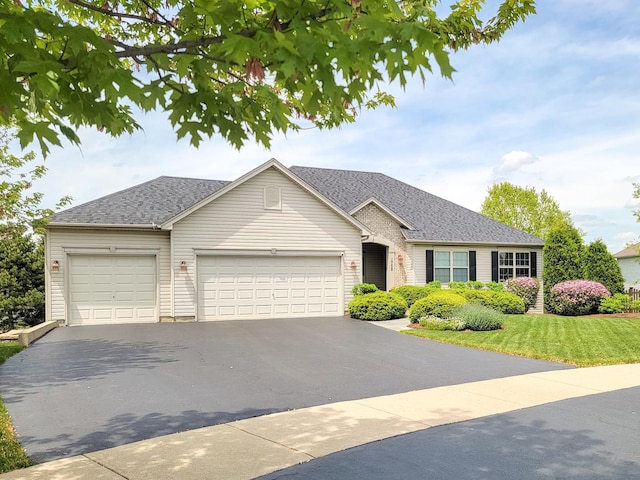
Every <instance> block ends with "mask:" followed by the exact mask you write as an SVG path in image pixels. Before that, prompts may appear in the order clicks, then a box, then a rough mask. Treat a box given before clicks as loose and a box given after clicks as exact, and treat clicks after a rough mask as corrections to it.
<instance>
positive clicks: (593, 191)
mask: <svg viewBox="0 0 640 480" xmlns="http://www.w3.org/2000/svg"><path fill="white" fill-rule="evenodd" d="M489 3H495V2H489ZM537 9H538V14H537V15H535V16H532V17H530V18H529V19H528V20H527V21H526V22H525V23H524V24H519V25H517V26H516V27H515V29H513V30H512V31H511V32H509V33H508V34H507V35H506V36H505V37H504V38H503V40H502V41H501V42H500V43H498V44H495V45H491V46H481V47H475V48H472V49H470V50H468V51H463V52H457V53H455V54H453V55H452V63H453V65H454V67H455V68H456V69H457V70H458V71H457V72H456V73H455V74H454V78H453V82H451V81H448V80H445V79H442V78H440V76H439V75H438V74H435V75H433V76H431V77H428V78H427V83H426V85H424V86H423V85H422V83H421V82H420V81H419V79H417V78H416V79H415V80H414V81H412V82H410V84H409V85H408V86H407V88H406V89H405V90H404V91H403V90H401V89H400V88H399V87H397V86H391V87H390V91H392V92H393V93H394V94H395V95H396V102H397V108H395V109H390V108H387V109H378V110H375V111H364V112H362V113H361V114H360V116H359V118H358V121H357V122H356V123H355V124H352V125H347V126H344V127H342V128H341V129H338V130H323V131H321V130H315V129H312V130H304V131H302V132H300V133H295V134H289V135H288V136H286V137H284V136H278V137H276V138H275V139H274V141H273V144H272V148H271V149H270V150H266V149H264V148H262V147H260V146H257V145H254V144H249V145H247V146H246V147H244V148H243V149H242V150H241V151H237V150H235V149H234V148H232V147H230V146H228V145H227V144H226V143H225V142H224V141H222V140H221V139H218V138H213V139H211V140H209V141H206V142H204V143H203V144H202V145H201V146H200V148H199V149H195V148H193V147H190V146H189V145H188V142H186V141H180V142H176V140H175V134H174V133H173V132H172V129H171V127H170V125H169V122H168V121H167V120H166V119H165V116H164V114H162V113H157V114H152V115H148V116H146V117H142V118H140V123H141V124H142V125H143V127H144V131H140V132H137V133H135V134H134V135H132V136H127V137H120V138H117V139H112V138H109V137H105V136H104V135H102V134H100V133H98V132H93V131H83V132H80V134H81V138H82V146H81V148H80V149H78V148H77V147H72V146H67V147H65V148H64V149H61V148H54V149H53V150H52V154H51V155H50V156H49V157H48V158H47V160H46V165H47V167H48V169H49V172H48V174H47V176H46V178H45V179H44V180H42V181H40V182H39V183H38V184H37V185H36V189H37V190H38V191H42V192H43V193H45V203H47V204H48V206H51V205H53V204H54V203H55V201H56V199H58V198H60V197H61V196H63V195H71V196H72V197H73V199H74V201H73V204H74V205H77V204H80V203H84V202H86V201H89V200H92V199H94V198H97V197H99V196H102V195H106V194H108V193H112V192H114V191H117V190H120V189H123V188H127V187H129V186H132V185H135V184H137V183H141V182H143V181H146V180H150V179H152V178H155V177H158V176H160V175H174V176H185V177H201V178H214V179H220V180H233V179H235V178H237V177H239V176H241V175H242V174H244V173H246V172H247V171H249V170H250V169H252V168H254V167H256V166H258V165H260V164H261V163H263V162H265V161H266V160H268V159H270V158H277V159H278V160H279V161H280V162H282V163H284V164H285V165H287V166H290V165H306V166H318V167H326V168H344V169H353V170H369V171H377V172H383V173H386V174H388V175H391V176H394V177H396V178H398V179H400V180H402V181H405V182H407V183H410V184H412V185H415V186H417V187H419V188H422V189H424V190H426V191H428V192H430V193H433V194H435V195H438V196H441V197H443V198H446V199H448V200H451V201H453V202H456V203H458V204H460V205H463V206H465V207H467V208H470V209H472V210H476V211H478V210H479V209H480V205H481V203H482V201H483V200H484V198H485V196H486V193H487V188H489V187H490V186H491V185H492V184H493V183H494V182H499V181H509V182H511V183H514V184H517V185H520V186H528V187H535V188H536V189H538V190H541V189H546V190H547V192H548V193H549V194H550V195H551V196H552V197H553V198H554V199H556V200H557V201H558V203H559V204H560V207H561V208H562V209H563V210H569V211H570V212H571V215H572V218H573V220H574V223H575V224H576V226H578V227H579V228H581V229H582V230H583V231H584V232H586V237H585V240H586V241H587V242H590V241H592V240H595V239H596V238H602V239H603V240H604V241H605V243H606V244H607V245H608V247H609V250H610V251H611V252H612V253H615V252H617V251H618V250H621V249H622V248H624V246H625V244H626V243H627V242H630V241H638V240H640V223H637V222H636V218H635V217H634V216H633V213H632V212H633V210H634V209H640V201H638V200H634V199H633V198H632V192H633V187H632V183H633V182H640V159H639V156H638V154H639V152H640V28H639V27H638V22H639V21H640V2H638V1H637V0H610V1H608V2H603V1H601V0H597V1H596V0H540V1H538V5H537Z"/></svg>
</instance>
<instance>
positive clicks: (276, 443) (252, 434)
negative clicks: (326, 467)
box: [226, 410, 319, 463]
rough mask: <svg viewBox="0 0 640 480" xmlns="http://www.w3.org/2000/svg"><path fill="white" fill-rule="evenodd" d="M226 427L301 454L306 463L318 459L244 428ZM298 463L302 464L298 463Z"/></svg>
mask: <svg viewBox="0 0 640 480" xmlns="http://www.w3.org/2000/svg"><path fill="white" fill-rule="evenodd" d="M292 411H293V410H292ZM255 418H260V417H255ZM226 425H227V426H229V427H232V428H235V429H236V430H238V431H240V432H243V433H246V434H248V435H251V436H253V437H256V438H259V439H261V440H265V441H267V442H269V443H273V444H275V445H280V446H281V447H284V448H286V449H287V450H291V451H292V452H296V453H301V454H302V455H306V456H307V457H309V459H308V460H307V461H311V460H315V459H317V458H319V457H315V456H314V455H311V454H310V453H307V452H305V451H303V450H298V449H297V448H293V447H292V446H291V445H286V444H284V443H281V442H277V441H276V440H273V439H271V438H267V437H263V436H262V435H258V434H256V433H253V432H250V431H248V430H245V429H244V428H240V427H239V426H237V425H233V424H232V423H227V424H226ZM300 463H302V462H300Z"/></svg>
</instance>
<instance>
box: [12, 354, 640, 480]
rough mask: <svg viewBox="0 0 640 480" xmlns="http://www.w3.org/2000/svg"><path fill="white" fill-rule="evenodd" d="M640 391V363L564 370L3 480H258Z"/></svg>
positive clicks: (176, 437)
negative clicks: (415, 437) (481, 422)
mask: <svg viewBox="0 0 640 480" xmlns="http://www.w3.org/2000/svg"><path fill="white" fill-rule="evenodd" d="M637 386H640V364H631V365H615V366H607V367H592V368H582V369H570V370H556V371H549V372H539V373H532V374H526V375H518V376H512V377H506V378H499V379H494V380H484V381H478V382H471V383H464V384H459V385H452V386H444V387H437V388H430V389H424V390H416V391H412V392H407V393H400V394H394V395H385V396H379V397H372V398H365V399H362V400H354V401H345V402H338V403H331V404H327V405H321V406H316V407H310V408H302V409H299V410H292V411H288V412H282V413H276V414H272V415H264V416H261V417H255V418H249V419H246V420H239V421H236V422H231V423H227V424H223V425H216V426H212V427H206V428H201V429H197V430H191V431H187V432H182V433H176V434H172V435H167V436H163V437H157V438H153V439H151V440H144V441H140V442H135V443H131V444H128V445H123V446H119V447H115V448H110V449H107V450H102V451H98V452H93V453H87V454H85V455H79V456H75V457H71V458H66V459H62V460H56V461H53V462H49V463H45V464H41V465H37V466H35V467H31V468H28V469H25V470H20V471H15V472H11V473H8V474H5V475H2V476H0V478H1V479H2V480H18V479H48V480H84V479H86V480H123V479H127V480H143V479H154V480H164V479H167V480H168V479H174V478H180V479H183V480H189V479H205V478H224V479H228V480H240V479H251V478H256V477H260V476H262V475H266V474H268V473H271V472H275V471H277V470H281V469H284V468H287V467H291V466H293V465H297V464H300V463H303V462H307V461H310V460H313V459H315V458H319V457H323V456H326V455H329V454H331V453H334V452H338V451H341V450H345V449H348V448H352V447H356V446H359V445H363V444H366V443H370V442H374V441H377V440H382V439H385V438H390V437H393V436H397V435H402V434H406V433H410V432H416V431H419V430H425V429H428V428H431V427H435V426H439V425H446V424H451V423H456V422H464V421H467V420H472V419H477V418H481V417H486V416H489V415H496V414H501V413H506V412H512V411H516V410H521V409H524V408H529V407H534V406H538V405H543V404H547V403H551V402H557V401H561V400H566V399H571V398H578V397H587V396H590V395H596V394H600V393H605V392H613V391H616V390H621V389H626V388H631V387H637Z"/></svg>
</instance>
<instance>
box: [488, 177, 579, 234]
mask: <svg viewBox="0 0 640 480" xmlns="http://www.w3.org/2000/svg"><path fill="white" fill-rule="evenodd" d="M480 213H482V214H483V215H486V216H487V217H490V218H493V219H494V220H498V221H499V222H502V223H505V224H507V225H510V226H512V227H514V228H517V229H519V230H522V231H525V232H527V233H530V234H531V235H535V236H537V237H540V238H542V239H546V238H547V235H548V234H549V232H550V231H551V230H553V229H555V228H557V227H562V226H564V225H569V226H572V225H573V223H572V222H571V217H570V214H569V212H568V211H564V210H560V206H559V205H558V203H557V202H556V201H555V200H554V199H553V198H552V197H551V196H550V195H549V194H548V193H547V191H546V190H544V189H543V190H542V191H540V193H538V192H537V191H536V189H535V188H533V187H530V188H523V187H519V186H517V185H513V184H511V183H509V182H502V183H497V184H495V185H492V186H491V187H490V188H489V189H488V192H487V196H486V197H485V199H484V201H483V202H482V207H481V210H480Z"/></svg>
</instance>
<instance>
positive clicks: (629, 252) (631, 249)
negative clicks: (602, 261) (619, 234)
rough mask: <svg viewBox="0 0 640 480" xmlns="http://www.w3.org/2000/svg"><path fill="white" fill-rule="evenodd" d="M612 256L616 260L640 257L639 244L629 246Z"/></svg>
mask: <svg viewBox="0 0 640 480" xmlns="http://www.w3.org/2000/svg"><path fill="white" fill-rule="evenodd" d="M613 256H614V257H616V258H629V257H640V243H636V244H635V245H629V246H628V247H627V248H625V249H624V250H620V251H619V252H618V253H614V254H613Z"/></svg>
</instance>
